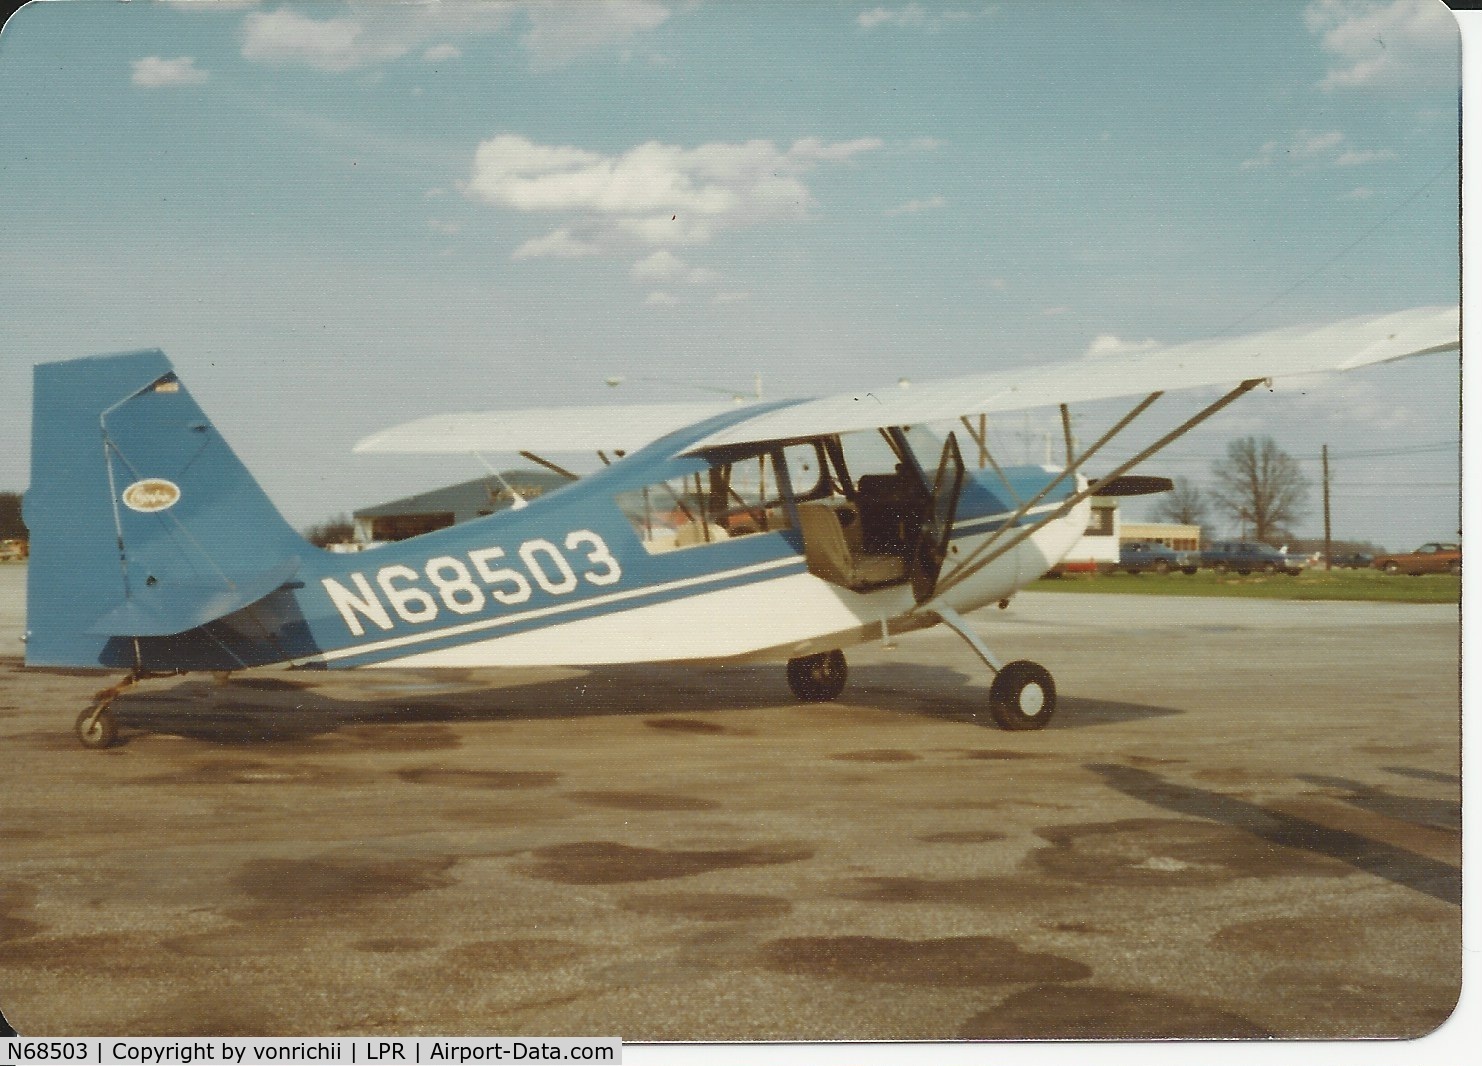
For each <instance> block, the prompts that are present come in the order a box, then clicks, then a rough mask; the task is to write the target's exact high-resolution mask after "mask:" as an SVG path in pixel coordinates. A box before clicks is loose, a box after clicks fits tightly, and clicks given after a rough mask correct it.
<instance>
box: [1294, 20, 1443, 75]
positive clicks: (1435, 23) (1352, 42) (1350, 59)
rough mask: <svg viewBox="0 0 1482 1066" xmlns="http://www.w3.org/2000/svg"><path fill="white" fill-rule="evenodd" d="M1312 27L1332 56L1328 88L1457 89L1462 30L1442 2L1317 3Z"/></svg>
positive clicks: (1307, 21)
mask: <svg viewBox="0 0 1482 1066" xmlns="http://www.w3.org/2000/svg"><path fill="white" fill-rule="evenodd" d="M1304 17H1305V20H1306V23H1307V28H1308V30H1310V31H1311V32H1312V33H1313V34H1315V35H1317V37H1318V39H1319V41H1320V42H1321V44H1322V49H1323V51H1325V52H1327V53H1328V54H1329V55H1330V56H1332V57H1333V59H1334V61H1335V64H1336V65H1334V66H1333V67H1331V68H1329V70H1328V73H1327V76H1326V77H1325V78H1324V79H1323V81H1322V88H1324V89H1326V90H1329V91H1331V90H1335V89H1351V88H1360V87H1369V88H1382V89H1392V88H1422V87H1436V86H1441V87H1445V86H1450V85H1455V84H1456V82H1457V78H1458V76H1459V75H1460V67H1459V63H1460V31H1459V30H1458V29H1457V25H1456V19H1455V17H1454V16H1453V15H1452V14H1451V12H1450V11H1449V10H1448V9H1447V8H1446V7H1445V6H1444V5H1442V4H1440V3H1438V2H1437V0H1392V2H1390V3H1378V2H1375V0H1317V2H1315V3H1312V4H1309V5H1308V7H1307V10H1306V12H1305V16H1304Z"/></svg>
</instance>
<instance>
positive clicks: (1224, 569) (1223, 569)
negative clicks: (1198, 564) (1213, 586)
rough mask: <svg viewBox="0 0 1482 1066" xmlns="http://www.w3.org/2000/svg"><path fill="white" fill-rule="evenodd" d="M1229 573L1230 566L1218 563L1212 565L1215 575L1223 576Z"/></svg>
mask: <svg viewBox="0 0 1482 1066" xmlns="http://www.w3.org/2000/svg"><path fill="white" fill-rule="evenodd" d="M1229 571H1230V564H1229V563H1226V562H1219V563H1215V564H1214V572H1215V573H1216V574H1225V573H1229Z"/></svg>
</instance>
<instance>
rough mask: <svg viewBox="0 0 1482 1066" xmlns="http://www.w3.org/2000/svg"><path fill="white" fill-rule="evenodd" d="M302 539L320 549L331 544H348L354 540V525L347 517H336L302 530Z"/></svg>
mask: <svg viewBox="0 0 1482 1066" xmlns="http://www.w3.org/2000/svg"><path fill="white" fill-rule="evenodd" d="M304 539H305V540H307V541H308V542H309V543H310V544H317V545H318V546H319V547H321V548H325V547H328V546H329V545H331V544H349V543H350V542H351V541H352V540H354V539H355V523H354V522H352V521H350V517H349V515H343V514H341V515H336V516H335V517H333V518H331V519H329V520H328V521H325V522H320V523H319V524H318V525H314V526H310V527H309V528H308V529H306V530H304Z"/></svg>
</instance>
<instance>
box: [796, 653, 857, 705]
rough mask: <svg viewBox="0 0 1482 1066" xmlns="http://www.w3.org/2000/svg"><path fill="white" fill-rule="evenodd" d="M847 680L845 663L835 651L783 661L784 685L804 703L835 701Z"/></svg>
mask: <svg viewBox="0 0 1482 1066" xmlns="http://www.w3.org/2000/svg"><path fill="white" fill-rule="evenodd" d="M848 680H849V664H848V663H846V662H845V661H844V653H843V652H842V651H840V650H839V649H838V648H835V649H834V650H833V651H825V652H819V653H818V654H817V655H804V656H801V657H800V658H797V659H789V660H788V661H787V683H788V685H789V687H791V688H792V694H793V695H794V696H796V697H797V698H798V699H800V700H803V701H804V702H806V703H825V702H827V701H829V700H836V699H838V698H839V693H841V692H843V691H844V682H846V681H848Z"/></svg>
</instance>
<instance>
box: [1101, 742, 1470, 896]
mask: <svg viewBox="0 0 1482 1066" xmlns="http://www.w3.org/2000/svg"><path fill="white" fill-rule="evenodd" d="M1086 769H1088V770H1091V771H1093V772H1094V773H1097V774H1100V775H1101V777H1102V778H1104V779H1105V781H1106V783H1107V784H1108V785H1110V786H1111V787H1112V788H1114V789H1116V790H1117V791H1119V792H1122V793H1125V794H1126V795H1129V796H1132V797H1134V798H1136V799H1139V800H1142V801H1143V802H1145V803H1150V804H1152V805H1154V806H1156V807H1162V808H1163V809H1165V810H1169V811H1175V812H1177V813H1179V814H1184V815H1189V816H1192V817H1195V818H1204V819H1207V820H1209V821H1212V822H1218V823H1220V824H1221V825H1226V826H1230V827H1231V828H1234V829H1240V830H1244V831H1245V832H1247V833H1250V834H1251V835H1252V836H1256V837H1259V838H1260V839H1262V840H1265V841H1267V842H1269V843H1271V844H1276V845H1279V846H1281V847H1287V848H1297V849H1299V850H1302V851H1308V852H1313V853H1315V854H1318V855H1326V856H1328V857H1329V858H1333V859H1337V860H1338V861H1340V862H1343V863H1346V864H1348V865H1349V866H1352V867H1354V868H1355V869H1358V870H1363V871H1364V872H1365V873H1369V874H1373V875H1374V876H1375V877H1381V878H1383V879H1384V880H1386V881H1390V882H1392V883H1394V884H1397V885H1403V886H1405V887H1406V888H1410V889H1413V890H1414V891H1416V892H1423V893H1425V894H1426V895H1428V896H1431V897H1433V898H1435V899H1438V900H1441V901H1442V902H1444V903H1452V904H1456V905H1457V906H1460V905H1461V870H1459V869H1458V868H1457V867H1455V866H1451V865H1448V864H1447V863H1444V862H1437V861H1436V860H1434V859H1429V858H1426V857H1425V856H1423V855H1417V854H1415V853H1414V852H1410V851H1406V850H1404V849H1403V848H1397V847H1395V846H1393V845H1391V844H1387V843H1385V842H1383V841H1380V840H1374V839H1372V838H1370V837H1366V836H1362V835H1360V834H1358V833H1354V832H1351V831H1350V830H1346V829H1337V828H1333V827H1331V826H1326V825H1321V824H1319V823H1317V822H1313V821H1310V820H1308V819H1306V818H1299V817H1296V816H1294V815H1290V814H1285V813H1283V812H1280V811H1273V810H1269V809H1267V808H1265V807H1262V806H1260V805H1259V804H1255V803H1249V802H1247V801H1245V800H1240V799H1235V798H1234V797H1232V796H1225V795H1222V794H1220V793H1218V792H1210V791H1209V790H1207V789H1202V788H1195V787H1192V786H1190V785H1182V784H1178V783H1176V782H1173V781H1169V780H1168V779H1166V778H1163V777H1159V776H1158V775H1157V774H1153V773H1149V772H1148V771H1146V770H1139V769H1136V768H1134V767H1131V766H1123V765H1121V764H1118V763H1089V764H1087V766H1086Z"/></svg>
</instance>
